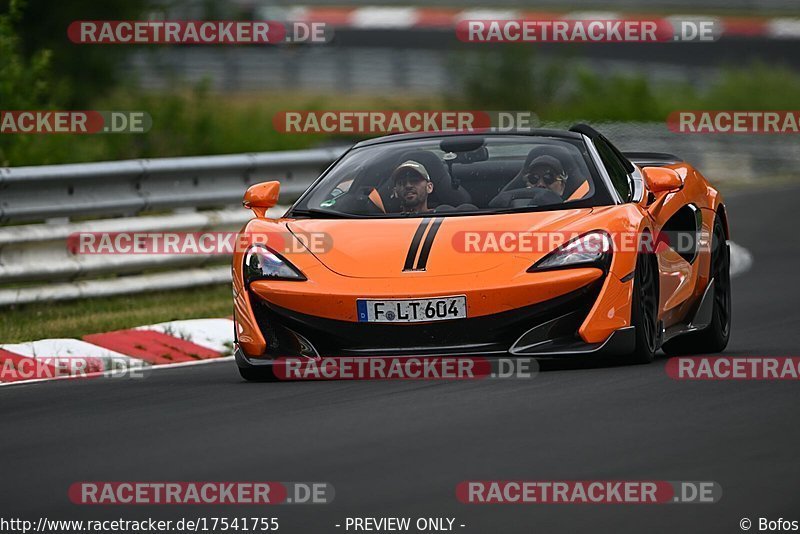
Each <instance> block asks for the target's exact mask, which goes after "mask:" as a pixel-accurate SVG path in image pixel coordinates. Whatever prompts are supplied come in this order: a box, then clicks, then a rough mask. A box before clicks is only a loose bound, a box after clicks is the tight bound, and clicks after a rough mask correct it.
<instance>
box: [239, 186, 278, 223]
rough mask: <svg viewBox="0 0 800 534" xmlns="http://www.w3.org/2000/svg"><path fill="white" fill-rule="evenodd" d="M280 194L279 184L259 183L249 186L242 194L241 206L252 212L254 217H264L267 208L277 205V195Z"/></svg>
mask: <svg viewBox="0 0 800 534" xmlns="http://www.w3.org/2000/svg"><path fill="white" fill-rule="evenodd" d="M280 192H281V183H280V182H261V183H260V184H255V185H251V186H250V187H249V188H248V189H247V191H246V192H245V194H244V199H242V206H244V207H245V208H247V209H251V210H253V213H255V214H256V217H264V216H265V215H266V213H267V210H268V209H269V208H274V207H275V206H277V205H278V195H280Z"/></svg>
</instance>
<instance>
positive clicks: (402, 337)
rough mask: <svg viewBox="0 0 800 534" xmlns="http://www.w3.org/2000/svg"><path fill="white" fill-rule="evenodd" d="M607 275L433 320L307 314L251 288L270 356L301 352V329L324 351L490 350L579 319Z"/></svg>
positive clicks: (324, 353) (341, 353)
mask: <svg viewBox="0 0 800 534" xmlns="http://www.w3.org/2000/svg"><path fill="white" fill-rule="evenodd" d="M601 286H602V280H597V281H595V282H593V283H591V284H589V285H587V286H585V287H583V288H581V289H578V290H576V291H573V292H571V293H568V294H566V295H562V296H560V297H557V298H555V299H552V300H549V301H546V302H541V303H538V304H534V305H531V306H526V307H524V308H518V309H515V310H510V311H507V312H502V313H497V314H494V315H488V316H482V317H474V318H466V319H455V320H448V321H439V322H432V323H405V324H385V323H353V322H349V321H337V320H334V319H326V318H321V317H315V316H312V315H307V314H302V313H298V312H295V311H291V310H287V309H285V308H281V307H279V306H275V305H274V304H271V303H269V302H267V301H265V300H263V299H261V298H260V297H258V296H257V295H255V294H251V300H250V301H251V302H252V304H253V312H254V314H255V317H256V320H257V321H258V324H259V326H260V327H261V330H262V332H263V334H264V337H265V339H266V340H267V347H268V353H267V354H266V355H267V356H270V357H279V356H299V355H301V351H302V349H301V344H300V343H299V341H298V339H297V336H296V335H295V334H294V333H297V334H300V335H301V336H303V337H304V338H305V339H306V340H308V342H309V343H311V345H313V346H314V348H315V349H316V351H317V352H318V353H319V355H321V356H348V355H356V354H361V355H388V354H394V355H403V354H421V353H425V354H441V353H448V354H452V353H453V352H454V351H457V352H459V353H488V352H500V351H503V352H504V351H507V350H508V349H509V348H510V347H511V345H512V344H513V343H514V341H516V340H517V339H518V338H519V337H520V336H521V335H522V334H523V333H525V332H526V331H528V330H529V329H530V328H533V327H534V326H537V325H539V324H541V323H544V322H546V321H549V320H552V319H555V318H557V317H560V316H562V315H565V314H567V313H569V312H574V311H579V312H580V313H577V314H575V317H576V318H577V319H578V321H577V322H576V324H575V329H576V330H577V328H578V326H580V323H581V322H582V321H583V319H584V318H585V317H586V315H587V314H588V313H589V309H590V308H591V306H592V304H593V303H594V301H595V300H596V298H597V295H598V294H599V292H600V287H601Z"/></svg>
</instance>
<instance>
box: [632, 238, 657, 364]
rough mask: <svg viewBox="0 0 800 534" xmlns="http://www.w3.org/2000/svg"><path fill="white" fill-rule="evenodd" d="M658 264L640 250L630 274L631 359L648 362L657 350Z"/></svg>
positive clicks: (636, 361)
mask: <svg viewBox="0 0 800 534" xmlns="http://www.w3.org/2000/svg"><path fill="white" fill-rule="evenodd" d="M658 298H659V297H658V268H657V267H656V264H655V261H654V258H653V257H652V256H651V255H649V254H646V253H639V256H638V257H637V259H636V271H635V274H634V278H633V299H632V302H631V323H632V324H633V326H634V327H635V328H636V348H635V349H634V351H633V353H632V354H630V355H629V357H628V360H629V361H630V362H631V363H650V362H652V361H653V360H654V359H655V357H656V350H658V338H659V331H658V329H659V322H658Z"/></svg>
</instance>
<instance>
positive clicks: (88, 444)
mask: <svg viewBox="0 0 800 534" xmlns="http://www.w3.org/2000/svg"><path fill="white" fill-rule="evenodd" d="M798 198H800V188H798V187H792V188H787V189H782V190H773V191H770V192H758V193H753V192H740V193H738V194H736V195H730V196H729V199H728V200H729V213H730V218H731V226H732V237H733V239H734V240H735V241H736V242H737V243H739V244H740V245H742V246H744V247H746V248H747V249H749V250H750V252H751V253H752V255H753V258H754V264H753V267H752V269H751V270H750V271H749V272H747V273H745V274H744V275H742V276H740V277H739V278H736V279H735V280H734V293H733V297H734V313H735V316H734V324H733V335H732V339H731V343H730V345H729V350H728V352H727V353H728V354H730V355H736V356H746V355H776V356H791V355H797V354H798V352H800V351H798V339H797V336H798V332H800V329H798V325H800V306H798V303H800V289H799V288H798V284H797V282H796V277H797V273H798V272H800V251H798V249H797V246H798V242H799V241H798V239H797V235H796V231H797V228H798V225H799V224H800V218H799V217H798V211H799V210H798V209H797V199H798ZM665 362H666V359H664V358H662V359H660V360H658V361H657V362H656V363H654V364H652V365H649V366H611V365H600V366H596V365H595V366H586V365H562V366H558V367H556V368H553V369H548V370H545V371H544V372H542V373H540V374H539V376H537V377H536V378H535V379H533V380H527V381H522V380H494V381H475V382H422V383H421V382H319V383H311V382H300V383H276V384H248V383H244V382H242V381H241V380H240V379H239V377H238V373H237V372H236V370H235V368H234V365H233V364H232V363H219V364H211V365H203V366H197V367H190V368H184V369H174V370H165V371H160V372H155V373H153V374H151V375H150V376H149V377H147V378H146V379H142V380H129V379H115V380H86V381H78V382H60V383H44V384H34V385H22V386H12V387H3V388H0V407H2V417H0V444H1V445H0V447H1V449H0V452H1V453H2V455H1V456H0V505H1V506H2V510H3V513H2V515H3V517H6V518H8V517H19V518H25V519H32V520H36V519H37V518H39V517H40V516H42V515H46V516H47V517H48V518H49V519H75V518H84V519H117V518H125V519H135V518H147V517H160V518H164V519H175V518H180V517H199V516H206V517H226V516H227V517H236V516H240V517H241V516H248V517H253V516H256V515H258V516H266V517H269V516H276V517H278V518H279V519H280V531H281V532H287V533H295V532H298V533H327V532H345V529H344V520H345V518H346V517H348V516H350V517H378V516H401V517H412V518H417V517H420V516H429V517H455V518H456V521H455V524H456V525H460V524H463V525H465V526H464V527H459V526H456V527H455V530H456V531H457V532H464V533H479V534H491V533H506V532H525V533H535V532H546V533H553V532H570V533H574V532H636V533H641V532H703V533H709V532H720V533H733V532H741V530H740V528H739V521H740V519H742V518H743V517H748V518H750V519H751V520H753V522H754V523H756V524H755V525H754V526H753V528H752V529H751V530H752V531H754V532H755V531H758V526H757V520H758V518H759V517H767V518H770V519H773V520H774V519H778V518H780V517H782V518H785V519H793V520H798V519H800V506H799V505H798V504H800V462H799V461H798V455H800V428H799V427H798V425H797V423H798V420H797V419H795V417H796V409H797V406H798V402H800V384H798V383H797V382H791V381H785V382H777V381H775V382H769V381H766V382H757V381H750V382H724V381H718V382H677V381H674V380H671V379H670V378H669V377H667V375H666V373H665V371H664V365H665ZM793 414H794V415H793ZM481 479H484V480H485V479H501V480H510V479H517V480H521V479H527V480H564V479H578V480H588V479H638V480H690V481H691V480H695V481H700V480H713V481H716V482H718V483H719V484H720V485H721V486H722V491H723V495H722V499H721V501H720V502H718V503H716V504H666V505H586V504H584V505H563V504H561V505H483V506H476V505H466V504H461V503H459V502H458V501H457V500H456V498H455V486H456V484H457V483H458V482H460V481H463V480H481ZM91 480H94V481H128V480H137V481H146V480H150V481H181V480H195V481H203V480H215V481H248V480H252V481H256V480H275V481H326V482H330V483H332V484H333V486H334V487H335V489H336V498H335V501H334V502H333V504H330V505H301V506H291V505H286V506H274V507H261V508H258V507H252V506H238V507H214V508H201V507H198V506H184V507H175V506H158V507H154V506H136V507H119V506H117V507H107V506H103V507H99V506H95V507H91V506H77V505H74V504H72V503H70V501H69V499H68V498H67V489H68V487H69V486H70V484H72V483H74V482H78V481H91ZM337 524H341V525H342V527H339V528H337V527H336V526H335V525H337ZM351 532H352V530H351Z"/></svg>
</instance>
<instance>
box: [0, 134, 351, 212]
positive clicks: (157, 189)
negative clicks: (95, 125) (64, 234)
mask: <svg viewBox="0 0 800 534" xmlns="http://www.w3.org/2000/svg"><path fill="white" fill-rule="evenodd" d="M343 151H344V149H343V148H327V149H314V150H292V151H285V152H266V153H257V154H236V155H230V156H205V157H190V158H164V159H152V160H147V159H143V160H129V161H115V162H103V163H81V164H70V165H49V166H41V167H16V168H2V169H0V223H8V222H13V223H17V222H29V221H35V220H43V219H52V218H58V217H75V216H80V217H86V216H117V215H136V214H138V213H141V212H142V211H146V210H168V209H175V208H183V207H191V208H214V207H220V206H226V205H231V204H238V203H239V202H241V199H242V192H243V191H244V189H246V188H247V187H248V186H249V185H252V184H254V183H257V182H263V181H268V180H279V181H280V182H281V185H282V189H281V194H282V195H286V197H287V198H289V197H291V196H298V195H300V193H302V192H303V191H305V189H306V188H307V187H308V186H309V184H310V183H311V181H312V180H313V179H315V178H316V177H317V176H319V173H320V171H321V170H323V169H324V168H325V167H327V166H328V165H329V164H330V163H331V162H332V161H333V160H334V159H336V158H337V157H338V156H339V155H340V154H341V153H342V152H343Z"/></svg>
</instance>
